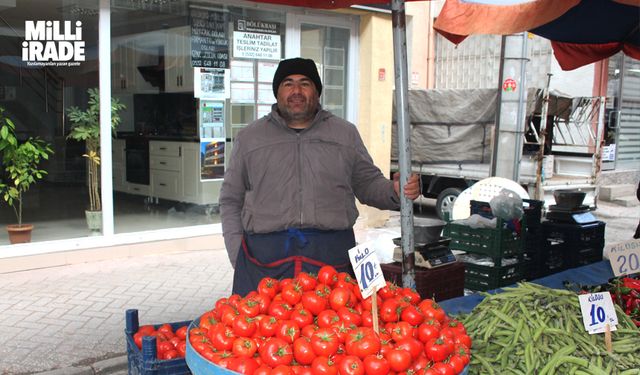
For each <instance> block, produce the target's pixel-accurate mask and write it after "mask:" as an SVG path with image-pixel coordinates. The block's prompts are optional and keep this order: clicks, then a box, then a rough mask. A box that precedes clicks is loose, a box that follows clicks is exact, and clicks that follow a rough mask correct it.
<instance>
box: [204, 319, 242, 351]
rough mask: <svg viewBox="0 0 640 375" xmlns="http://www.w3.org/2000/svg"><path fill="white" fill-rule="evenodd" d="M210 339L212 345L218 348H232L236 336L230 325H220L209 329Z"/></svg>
mask: <svg viewBox="0 0 640 375" xmlns="http://www.w3.org/2000/svg"><path fill="white" fill-rule="evenodd" d="M209 339H210V340H211V345H213V347H214V348H216V349H217V350H231V348H232V347H233V341H234V340H235V339H236V336H235V335H234V334H233V330H232V329H231V328H230V327H226V326H223V325H218V326H216V327H215V328H214V329H212V330H210V331H209Z"/></svg>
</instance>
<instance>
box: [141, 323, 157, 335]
mask: <svg viewBox="0 0 640 375" xmlns="http://www.w3.org/2000/svg"><path fill="white" fill-rule="evenodd" d="M155 331H156V329H155V328H154V327H153V326H152V325H150V324H147V325H144V326H140V327H139V328H138V332H140V333H141V334H142V335H143V336H151V333H153V332H155Z"/></svg>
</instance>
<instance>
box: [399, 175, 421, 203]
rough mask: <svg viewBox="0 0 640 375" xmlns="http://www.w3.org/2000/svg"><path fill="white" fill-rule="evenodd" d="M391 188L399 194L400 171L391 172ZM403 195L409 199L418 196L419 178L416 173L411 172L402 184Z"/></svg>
mask: <svg viewBox="0 0 640 375" xmlns="http://www.w3.org/2000/svg"><path fill="white" fill-rule="evenodd" d="M393 190H394V191H395V192H396V194H397V195H398V196H400V172H396V173H394V174H393ZM404 196H405V197H407V198H409V199H411V200H415V199H416V198H418V196H420V179H419V178H418V175H417V174H415V173H412V174H411V176H409V180H408V181H407V184H406V185H405V186H404Z"/></svg>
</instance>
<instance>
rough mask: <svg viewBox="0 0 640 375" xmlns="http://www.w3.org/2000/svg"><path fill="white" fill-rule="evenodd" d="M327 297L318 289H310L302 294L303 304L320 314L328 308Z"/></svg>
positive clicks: (313, 312) (315, 313) (314, 313)
mask: <svg viewBox="0 0 640 375" xmlns="http://www.w3.org/2000/svg"><path fill="white" fill-rule="evenodd" d="M327 304H328V302H327V299H326V298H325V297H324V296H323V295H322V293H320V292H318V291H309V292H304V293H303V294H302V305H303V306H304V308H305V309H307V310H309V311H311V313H312V314H313V315H318V314H320V312H321V311H322V310H325V309H326V308H327Z"/></svg>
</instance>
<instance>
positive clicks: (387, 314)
mask: <svg viewBox="0 0 640 375" xmlns="http://www.w3.org/2000/svg"><path fill="white" fill-rule="evenodd" d="M399 310H400V303H399V302H398V300H397V299H395V298H389V299H385V300H384V302H382V306H381V307H380V311H379V314H380V320H382V321H383V322H397V321H398V319H400V316H399V315H398V313H399Z"/></svg>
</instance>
